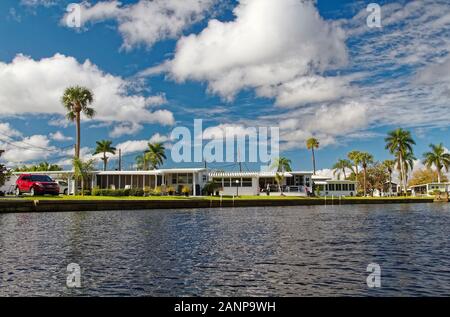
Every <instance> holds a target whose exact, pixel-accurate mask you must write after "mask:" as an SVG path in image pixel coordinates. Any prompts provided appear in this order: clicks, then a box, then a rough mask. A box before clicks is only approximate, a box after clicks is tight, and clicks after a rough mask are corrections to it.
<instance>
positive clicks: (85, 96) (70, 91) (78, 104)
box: [61, 86, 95, 158]
mask: <svg viewBox="0 0 450 317" xmlns="http://www.w3.org/2000/svg"><path fill="white" fill-rule="evenodd" d="M61 102H62V104H63V105H64V107H65V108H66V110H67V115H66V117H67V119H69V120H70V121H72V122H73V121H75V125H76V132H77V138H76V145H75V157H76V158H80V143H81V140H80V139H81V132H80V120H81V113H83V114H84V115H85V116H86V117H88V118H92V117H94V116H95V110H94V109H93V108H90V107H89V105H91V104H92V103H93V102H94V95H93V93H92V92H91V91H90V90H89V89H88V88H84V87H79V86H75V87H69V88H67V89H66V90H65V91H64V95H63V96H62V98H61Z"/></svg>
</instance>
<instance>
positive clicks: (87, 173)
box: [73, 157, 95, 196]
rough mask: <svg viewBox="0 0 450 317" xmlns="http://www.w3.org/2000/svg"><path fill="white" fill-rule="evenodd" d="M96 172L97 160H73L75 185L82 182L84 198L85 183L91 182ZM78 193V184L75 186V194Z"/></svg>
mask: <svg viewBox="0 0 450 317" xmlns="http://www.w3.org/2000/svg"><path fill="white" fill-rule="evenodd" d="M94 170H95V160H93V159H91V160H88V161H86V162H83V161H82V160H81V159H79V158H76V157H75V158H74V159H73V173H74V175H73V176H74V178H75V183H76V182H77V181H79V180H80V181H81V195H82V196H84V188H85V186H84V185H85V183H87V182H89V180H90V177H91V174H92V172H93V171H94ZM76 193H77V184H75V189H74V194H75V195H76Z"/></svg>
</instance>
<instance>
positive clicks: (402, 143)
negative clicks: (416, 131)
mask: <svg viewBox="0 0 450 317" xmlns="http://www.w3.org/2000/svg"><path fill="white" fill-rule="evenodd" d="M384 140H385V142H386V150H389V152H390V153H391V154H393V155H394V156H395V158H396V160H397V164H398V167H399V168H400V179H401V180H402V186H403V189H404V193H405V194H406V191H407V177H408V176H407V166H406V164H409V163H411V162H409V161H408V160H407V158H408V156H409V157H410V158H411V157H413V156H414V151H413V145H415V144H416V142H415V141H414V140H413V138H412V136H411V132H410V131H407V130H403V129H401V128H399V129H397V130H394V131H391V132H389V133H388V136H387V137H386V138H385V139H384ZM409 165H411V164H409Z"/></svg>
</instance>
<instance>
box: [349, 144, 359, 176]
mask: <svg viewBox="0 0 450 317" xmlns="http://www.w3.org/2000/svg"><path fill="white" fill-rule="evenodd" d="M347 157H348V159H349V160H350V161H352V162H353V165H354V166H355V169H354V171H353V172H354V173H355V176H356V181H358V174H359V170H358V166H359V164H361V152H360V151H350V152H349V153H348V154H347Z"/></svg>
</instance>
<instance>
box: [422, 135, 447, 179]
mask: <svg viewBox="0 0 450 317" xmlns="http://www.w3.org/2000/svg"><path fill="white" fill-rule="evenodd" d="M430 148H431V151H429V152H426V153H424V154H423V157H424V160H423V164H425V165H426V166H427V167H428V168H431V167H432V166H433V165H434V166H435V167H436V170H437V174H438V183H440V182H441V178H442V169H443V168H444V169H445V171H446V172H448V170H449V167H450V154H449V153H445V149H444V145H443V144H442V143H440V144H438V145H435V144H430Z"/></svg>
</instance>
